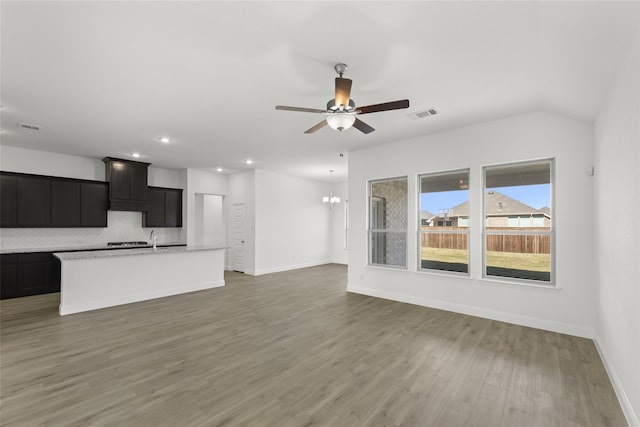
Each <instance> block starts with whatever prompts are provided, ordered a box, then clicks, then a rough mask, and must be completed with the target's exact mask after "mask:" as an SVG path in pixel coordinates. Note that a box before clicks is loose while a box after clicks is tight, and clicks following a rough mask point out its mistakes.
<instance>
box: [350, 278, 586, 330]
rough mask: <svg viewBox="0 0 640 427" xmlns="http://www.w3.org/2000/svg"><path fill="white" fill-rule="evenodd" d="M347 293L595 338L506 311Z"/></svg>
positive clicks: (373, 291) (569, 326)
mask: <svg viewBox="0 0 640 427" xmlns="http://www.w3.org/2000/svg"><path fill="white" fill-rule="evenodd" d="M347 292H352V293H356V294H362V295H368V296H372V297H377V298H384V299H389V300H393V301H400V302H406V303H409V304H415V305H421V306H423V307H431V308H437V309H440V310H447V311H453V312H455V313H461V314H468V315H470V316H477V317H482V318H485V319H491V320H498V321H500V322H507V323H513V324H515V325H520V326H528V327H531V328H537V329H543V330H546V331H552V332H558V333H561V334H568V335H573V336H577V337H582V338H592V337H593V330H592V329H591V328H585V327H583V326H579V325H572V324H569V323H563V322H556V321H553V320H547V319H540V318H536V317H529V316H522V315H519V314H514V313H507V312H504V311H496V310H489V309H484V308H478V307H472V306H469V305H464V304H456V303H450V302H446V301H440V300H433V299H429V298H420V297H415V296H410V295H404V294H399V293H395V292H389V291H383V290H379V289H370V288H365V287H360V286H354V285H351V284H348V285H347Z"/></svg>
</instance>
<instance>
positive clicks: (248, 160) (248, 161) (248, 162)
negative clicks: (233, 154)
mask: <svg viewBox="0 0 640 427" xmlns="http://www.w3.org/2000/svg"><path fill="white" fill-rule="evenodd" d="M244 162H245V163H246V164H248V165H250V164H251V163H253V160H251V159H247V160H245V161H244Z"/></svg>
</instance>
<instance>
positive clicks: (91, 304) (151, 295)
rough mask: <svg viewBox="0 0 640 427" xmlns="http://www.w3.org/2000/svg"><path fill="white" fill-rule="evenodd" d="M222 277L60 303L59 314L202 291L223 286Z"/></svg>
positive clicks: (63, 314)
mask: <svg viewBox="0 0 640 427" xmlns="http://www.w3.org/2000/svg"><path fill="white" fill-rule="evenodd" d="M224 285H225V282H224V279H222V280H216V281H213V282H206V283H194V284H191V285H189V286H184V287H180V288H174V289H162V290H160V291H154V292H142V293H138V294H135V295H127V296H126V297H114V298H109V299H101V300H98V301H86V302H84V303H82V304H63V303H61V304H60V307H59V313H60V316H65V315H67V314H74V313H82V312H85V311H91V310H98V309H101V308H108V307H114V306H117V305H125V304H131V303H134V302H140V301H147V300H151V299H157V298H164V297H169V296H173V295H180V294H186V293H189V292H196V291H203V290H206V289H212V288H218V287H220V286H224Z"/></svg>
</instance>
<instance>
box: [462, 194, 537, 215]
mask: <svg viewBox="0 0 640 427" xmlns="http://www.w3.org/2000/svg"><path fill="white" fill-rule="evenodd" d="M485 205H486V209H487V215H489V216H505V215H531V214H544V215H546V216H547V217H548V216H549V214H546V213H545V212H542V211H540V210H539V209H536V208H533V207H531V206H529V205H527V204H524V203H522V202H520V201H518V200H516V199H513V198H511V197H509V196H506V195H504V194H502V193H499V192H497V191H489V192H487V193H485ZM451 210H452V214H451V216H453V217H457V216H469V201H468V200H467V201H466V202H463V203H460V204H459V205H457V206H454V207H453V208H452V209H451Z"/></svg>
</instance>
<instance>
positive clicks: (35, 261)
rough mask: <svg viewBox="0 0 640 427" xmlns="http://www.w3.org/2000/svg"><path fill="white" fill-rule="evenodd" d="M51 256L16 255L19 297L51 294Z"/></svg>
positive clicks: (39, 253)
mask: <svg viewBox="0 0 640 427" xmlns="http://www.w3.org/2000/svg"><path fill="white" fill-rule="evenodd" d="M52 265H53V255H52V254H51V253H48V252H36V253H30V254H18V293H19V294H20V295H21V296H25V295H37V294H46V293H49V292H53V285H52V280H51V279H52V277H51V276H52Z"/></svg>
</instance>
